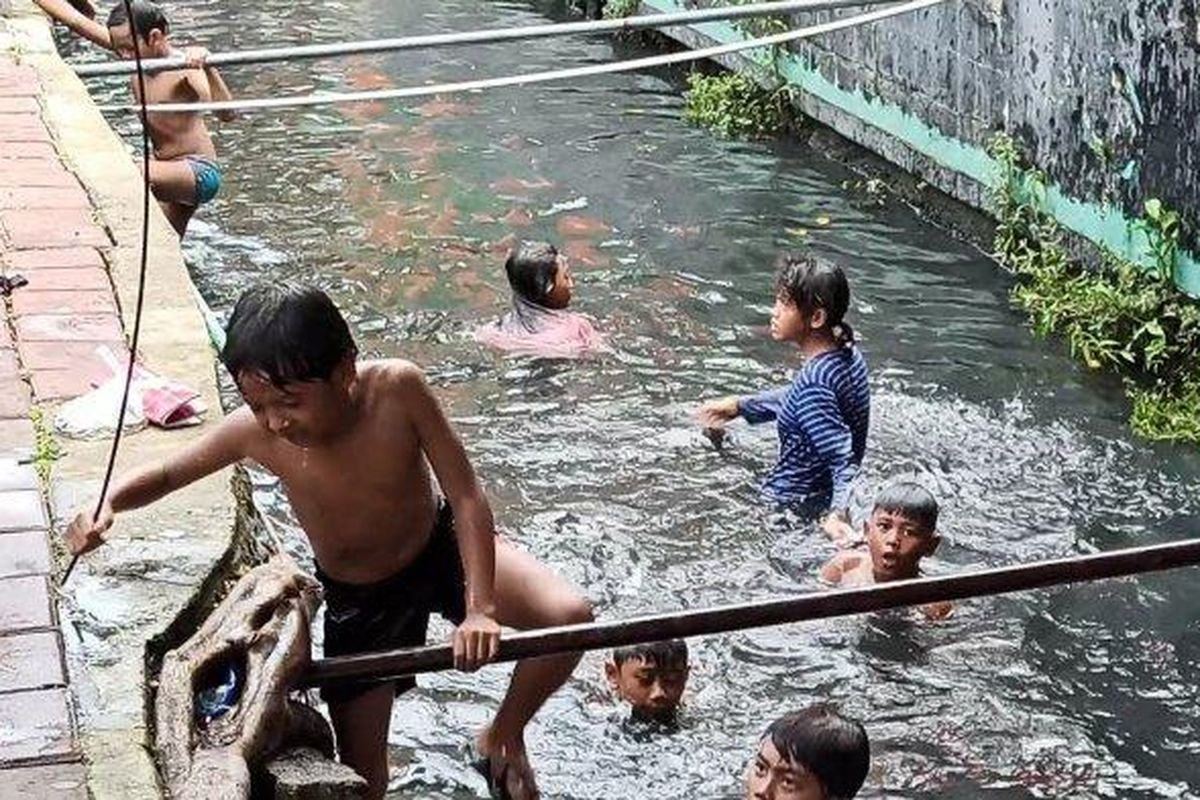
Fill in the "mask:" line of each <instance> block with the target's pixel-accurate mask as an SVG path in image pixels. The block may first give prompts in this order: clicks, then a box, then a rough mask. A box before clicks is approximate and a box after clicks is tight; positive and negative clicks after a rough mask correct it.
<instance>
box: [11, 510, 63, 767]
mask: <svg viewBox="0 0 1200 800" xmlns="http://www.w3.org/2000/svg"><path fill="white" fill-rule="evenodd" d="M5 535H7V534H0V536H5ZM0 598H4V602H0V633H19V632H21V631H28V630H33V629H37V628H49V627H50V626H51V624H52V621H53V620H52V618H51V616H50V593H49V591H48V586H47V583H46V578H45V577H44V576H41V575H31V576H27V577H21V578H3V579H0ZM3 742H4V737H3V736H0V750H3ZM2 759H3V756H2V755H0V760H2Z"/></svg>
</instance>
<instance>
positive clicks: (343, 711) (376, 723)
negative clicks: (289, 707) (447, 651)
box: [329, 683, 396, 800]
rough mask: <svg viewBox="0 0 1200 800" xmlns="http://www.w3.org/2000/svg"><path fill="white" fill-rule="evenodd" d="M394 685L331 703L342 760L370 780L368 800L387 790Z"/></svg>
mask: <svg viewBox="0 0 1200 800" xmlns="http://www.w3.org/2000/svg"><path fill="white" fill-rule="evenodd" d="M395 693H396V687H395V686H393V685H392V684H390V683H388V684H384V685H383V686H379V687H376V688H374V689H370V690H368V691H366V692H363V693H362V694H360V695H358V696H357V697H354V698H353V699H350V700H346V701H342V702H333V703H330V704H329V716H331V717H332V718H333V731H334V733H335V734H336V736H337V746H338V755H339V756H340V757H341V760H342V763H343V764H345V765H347V766H348V767H350V768H351V769H353V770H354V771H355V772H357V773H358V774H359V775H362V776H363V777H364V778H366V779H367V784H368V788H367V795H366V796H367V800H379V798H382V797H383V794H384V792H386V791H387V784H388V757H387V741H388V726H389V723H390V721H391V718H392V699H393V698H394V697H395Z"/></svg>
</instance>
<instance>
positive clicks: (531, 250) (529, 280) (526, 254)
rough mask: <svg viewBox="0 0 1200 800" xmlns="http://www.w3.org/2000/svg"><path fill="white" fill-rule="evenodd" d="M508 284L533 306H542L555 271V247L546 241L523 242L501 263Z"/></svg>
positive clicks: (551, 284) (556, 261) (552, 283)
mask: <svg viewBox="0 0 1200 800" xmlns="http://www.w3.org/2000/svg"><path fill="white" fill-rule="evenodd" d="M504 272H505V274H507V275H508V285H509V286H511V287H512V290H513V292H514V293H516V294H517V295H518V296H519V297H523V298H525V299H526V300H528V301H529V302H531V303H533V304H534V305H539V306H540V305H545V302H546V295H548V294H549V293H550V290H551V289H553V288H554V277H555V275H557V274H558V249H557V248H556V247H555V246H554V245H552V244H549V243H547V242H522V243H520V244H518V245H517V246H516V247H514V248H513V250H512V252H511V253H509V254H508V260H507V261H505V262H504Z"/></svg>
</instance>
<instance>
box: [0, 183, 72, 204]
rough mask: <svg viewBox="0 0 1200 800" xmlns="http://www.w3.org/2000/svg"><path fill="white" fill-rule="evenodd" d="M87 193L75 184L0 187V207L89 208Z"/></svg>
mask: <svg viewBox="0 0 1200 800" xmlns="http://www.w3.org/2000/svg"><path fill="white" fill-rule="evenodd" d="M90 207H91V203H90V201H89V200H88V196H87V193H86V192H84V191H83V188H82V187H80V186H79V185H78V184H76V185H75V186H4V187H0V209H7V208H26V209H40V208H90Z"/></svg>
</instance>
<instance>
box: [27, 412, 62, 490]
mask: <svg viewBox="0 0 1200 800" xmlns="http://www.w3.org/2000/svg"><path fill="white" fill-rule="evenodd" d="M29 420H30V422H32V423H33V468H34V470H35V471H36V472H37V474H38V478H40V479H41V481H42V485H43V486H47V485H49V483H50V470H51V468H52V467H53V465H54V462H55V461H57V460H58V459H60V458H62V449H61V448H59V446H58V441H57V440H56V439H55V438H54V433H53V431H51V430H50V426H49V424H48V423H47V421H46V416H45V413H44V412H43V411H42V409H40V408H38V407H37V406H34V407H33V408H31V409H29Z"/></svg>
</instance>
